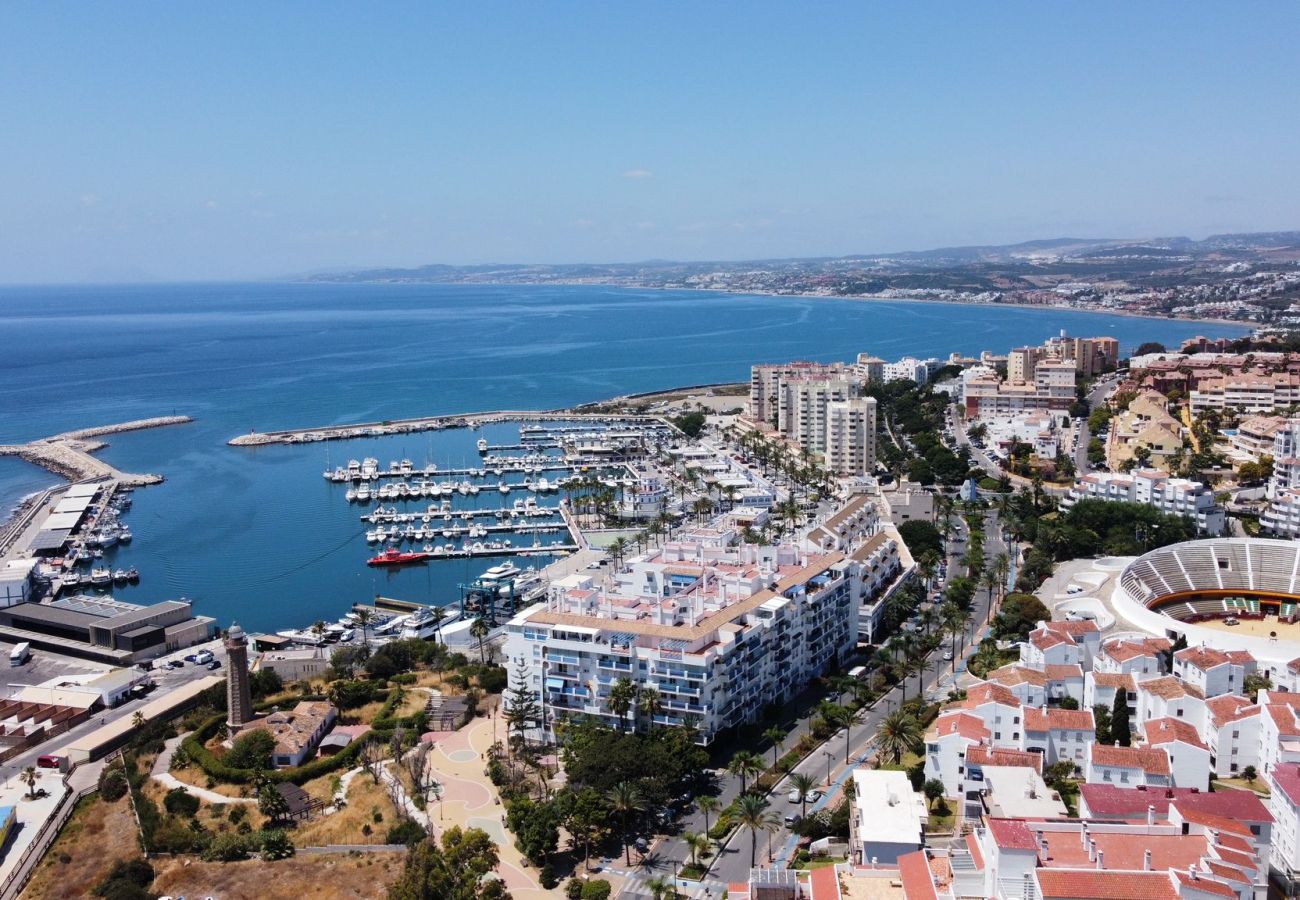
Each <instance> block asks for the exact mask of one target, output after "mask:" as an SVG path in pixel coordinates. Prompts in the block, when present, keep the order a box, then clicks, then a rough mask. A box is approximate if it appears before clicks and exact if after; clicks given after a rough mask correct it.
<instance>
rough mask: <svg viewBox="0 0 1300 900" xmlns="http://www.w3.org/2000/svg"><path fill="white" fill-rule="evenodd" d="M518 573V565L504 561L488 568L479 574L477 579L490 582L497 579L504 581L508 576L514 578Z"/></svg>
mask: <svg viewBox="0 0 1300 900" xmlns="http://www.w3.org/2000/svg"><path fill="white" fill-rule="evenodd" d="M518 574H519V567H518V566H516V565H515V564H514V563H510V562H506V563H502V564H501V565H499V566H493V567H492V568H490V569H488V570H487V571H486V572H484V573H483V574H482V575H480V576H479V581H484V582H487V583H489V584H491V583H494V582H498V581H505V580H506V579H508V578H514V577H515V576H516V575H518Z"/></svg>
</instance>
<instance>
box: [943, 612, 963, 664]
mask: <svg viewBox="0 0 1300 900" xmlns="http://www.w3.org/2000/svg"><path fill="white" fill-rule="evenodd" d="M939 618H940V620H941V621H942V623H943V630H944V632H945V633H947V635H948V636H949V638H951V640H952V669H953V671H954V672H955V671H957V657H958V656H960V655H961V654H960V651H959V650H958V648H957V639H958V638H965V636H966V611H965V610H963V609H962V608H961V607H960V606H958V605H957V604H956V603H953V602H951V601H950V602H948V603H945V604H944V605H943V606H941V607H940V608H939ZM963 643H964V640H963Z"/></svg>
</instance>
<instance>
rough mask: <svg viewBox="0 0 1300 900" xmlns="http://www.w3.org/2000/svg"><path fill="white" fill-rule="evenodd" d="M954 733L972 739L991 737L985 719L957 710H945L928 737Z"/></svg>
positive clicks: (981, 739) (979, 739) (936, 720)
mask: <svg viewBox="0 0 1300 900" xmlns="http://www.w3.org/2000/svg"><path fill="white" fill-rule="evenodd" d="M952 734H959V735H961V736H962V737H964V738H968V739H970V740H972V741H984V740H988V738H989V730H988V728H986V727H985V726H984V720H983V719H981V718H980V717H979V716H976V715H972V714H971V713H968V712H962V711H960V710H955V711H950V712H945V713H943V714H942V715H940V716H939V718H937V719H935V720H934V725H933V726H932V727H931V730H930V733H929V734H927V735H926V739H927V740H929V739H931V738H940V737H947V736H948V735H952Z"/></svg>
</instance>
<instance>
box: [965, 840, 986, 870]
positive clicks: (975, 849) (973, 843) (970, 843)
mask: <svg viewBox="0 0 1300 900" xmlns="http://www.w3.org/2000/svg"><path fill="white" fill-rule="evenodd" d="M966 849H967V850H969V851H970V859H971V862H973V863H974V864H975V868H976V869H979V870H980V871H983V870H984V854H983V853H981V852H980V842H979V840H978V839H977V838H976V837H975V833H974V832H973V831H968V832H966Z"/></svg>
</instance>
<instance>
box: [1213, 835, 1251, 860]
mask: <svg viewBox="0 0 1300 900" xmlns="http://www.w3.org/2000/svg"><path fill="white" fill-rule="evenodd" d="M1225 848H1226V849H1227V850H1229V851H1233V850H1235V851H1236V852H1238V853H1245V854H1248V855H1249V856H1252V857H1253V856H1254V855H1255V848H1254V847H1252V846H1251V844H1250V841H1248V840H1246V839H1245V838H1243V837H1240V836H1239V835H1235V834H1223V833H1222V832H1220V834H1219V849H1220V850H1223V849H1225Z"/></svg>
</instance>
